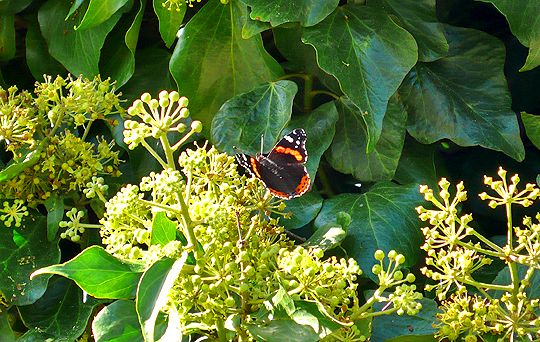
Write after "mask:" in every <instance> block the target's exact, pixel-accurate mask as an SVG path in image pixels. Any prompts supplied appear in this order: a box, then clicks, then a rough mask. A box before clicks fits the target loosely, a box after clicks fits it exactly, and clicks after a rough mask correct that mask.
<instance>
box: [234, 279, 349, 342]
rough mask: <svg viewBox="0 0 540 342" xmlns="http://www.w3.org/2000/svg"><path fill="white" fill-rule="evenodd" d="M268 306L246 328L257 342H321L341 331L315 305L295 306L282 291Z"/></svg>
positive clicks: (303, 303) (302, 303)
mask: <svg viewBox="0 0 540 342" xmlns="http://www.w3.org/2000/svg"><path fill="white" fill-rule="evenodd" d="M265 305H266V306H265V307H264V308H263V309H261V310H260V311H259V312H258V313H257V321H255V322H254V323H247V324H244V325H245V327H246V328H247V329H248V330H249V332H250V333H251V334H252V335H253V336H254V337H255V339H256V340H257V341H275V342H280V341H290V342H309V341H318V340H319V339H321V338H323V337H325V336H327V335H328V334H330V333H331V332H332V331H333V330H335V329H337V328H339V327H340V326H339V324H337V323H336V322H334V321H332V320H331V319H330V318H328V317H327V316H326V315H325V314H324V313H321V311H320V308H319V306H318V305H317V304H316V303H310V302H305V301H296V302H294V301H293V300H292V298H291V297H290V296H289V295H288V294H287V292H286V291H285V290H283V289H280V290H279V291H278V292H277V293H276V295H274V296H273V297H272V298H271V300H270V301H267V302H266V303H265Z"/></svg>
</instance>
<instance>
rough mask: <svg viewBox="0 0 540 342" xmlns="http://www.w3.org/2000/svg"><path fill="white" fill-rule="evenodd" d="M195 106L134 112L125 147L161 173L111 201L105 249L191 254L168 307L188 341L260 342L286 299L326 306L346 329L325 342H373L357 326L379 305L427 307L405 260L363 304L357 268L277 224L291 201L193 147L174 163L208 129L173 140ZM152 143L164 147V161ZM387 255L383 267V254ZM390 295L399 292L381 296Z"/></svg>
mask: <svg viewBox="0 0 540 342" xmlns="http://www.w3.org/2000/svg"><path fill="white" fill-rule="evenodd" d="M187 104H188V100H187V99H186V98H185V97H180V96H179V95H178V93H177V92H171V93H169V92H166V91H162V92H161V93H160V94H159V100H156V99H152V98H151V97H150V95H149V94H143V95H142V96H141V99H140V100H137V101H135V102H134V104H133V106H132V107H130V109H129V110H128V113H129V114H130V115H132V117H138V118H139V119H140V120H141V121H138V120H137V121H135V120H126V122H125V131H124V141H125V142H126V143H127V144H128V145H129V146H130V148H135V147H137V146H139V145H140V146H143V147H145V148H146V149H147V150H148V151H149V152H150V153H151V154H152V155H153V156H154V157H156V159H157V160H158V161H159V162H160V163H161V165H162V166H163V171H162V172H159V173H155V172H152V173H150V174H149V175H148V176H147V177H144V178H143V179H142V180H141V182H140V183H139V184H138V185H127V186H125V187H124V188H122V189H121V190H120V191H119V192H118V193H117V194H116V195H115V196H114V197H113V198H111V199H110V200H109V201H107V202H106V203H105V208H106V212H105V214H104V217H103V219H102V220H101V221H100V223H101V224H102V228H101V236H102V241H103V243H104V245H105V246H106V250H107V251H108V252H109V253H111V254H112V255H114V256H116V257H118V258H121V259H129V260H131V261H136V262H139V263H140V262H143V263H146V264H147V265H151V264H152V263H153V262H155V261H157V260H159V259H160V258H163V257H168V258H175V259H180V258H182V257H185V256H186V255H187V254H186V252H187V253H189V257H188V258H187V259H188V262H187V263H186V264H184V266H183V269H182V271H181V272H180V274H179V276H178V277H177V279H176V280H175V283H174V286H173V287H172V289H171V290H170V292H169V294H168V303H167V305H166V306H165V307H164V308H163V310H164V311H168V312H174V313H178V316H179V318H180V322H181V326H182V333H183V334H191V333H200V334H205V335H209V336H213V337H214V338H215V337H217V338H218V339H225V336H228V337H227V339H228V340H242V341H248V340H249V341H252V340H254V338H253V337H252V336H251V334H250V332H249V330H248V328H247V327H246V325H247V324H250V323H253V322H255V321H257V317H258V315H257V314H258V312H260V310H264V309H265V308H266V303H267V302H268V299H269V298H271V297H272V296H275V295H276V293H278V292H279V291H286V292H287V295H288V296H290V298H291V299H292V300H293V301H305V302H316V303H318V307H319V310H322V312H324V314H325V315H326V316H327V317H328V318H330V320H331V321H334V322H337V323H338V324H339V325H340V326H341V327H342V328H341V329H337V330H336V331H334V332H332V333H331V334H328V335H327V336H326V337H325V340H327V341H335V340H340V341H343V340H349V341H365V340H366V339H367V336H366V335H367V333H366V332H360V331H359V329H358V328H357V326H356V325H355V324H354V323H355V321H356V320H359V319H364V318H369V317H371V316H374V315H375V313H373V310H372V305H373V303H375V302H382V301H388V302H391V303H393V304H394V309H392V310H388V311H387V312H384V313H383V314H388V313H391V312H397V313H398V314H403V313H407V314H415V313H416V312H418V310H419V309H420V307H421V306H420V305H419V304H418V303H416V302H415V301H416V300H417V299H420V298H421V297H422V296H421V294H418V293H416V292H414V289H415V288H414V285H412V286H408V285H405V284H403V283H404V282H414V280H415V279H414V276H412V275H410V274H409V275H407V277H404V276H403V274H402V273H401V271H399V267H398V266H399V265H401V264H403V262H404V257H403V255H400V254H397V253H396V252H394V251H392V252H390V254H389V259H390V266H391V267H389V268H388V269H387V270H385V271H384V272H379V275H380V279H382V280H381V284H380V288H379V292H377V293H376V294H374V295H373V296H372V297H371V298H369V300H368V303H366V304H364V305H362V306H360V304H359V299H358V295H357V293H356V288H357V283H356V279H357V276H358V275H360V274H361V273H362V272H361V270H360V268H359V267H358V265H357V263H356V261H355V260H354V259H348V260H346V259H338V258H336V257H334V256H332V257H329V258H326V259H324V258H323V257H324V252H323V250H322V249H319V248H305V247H302V246H296V247H295V246H294V243H293V242H292V241H291V240H289V239H288V238H287V236H286V234H284V233H283V227H281V226H280V225H279V217H281V216H284V217H287V216H289V215H290V213H285V212H284V210H285V203H284V201H283V200H276V198H274V197H273V196H272V194H271V193H270V192H269V191H267V189H266V188H265V187H264V184H263V183H262V182H260V181H259V180H258V179H256V178H247V177H246V176H245V175H244V176H240V175H239V174H238V172H237V165H236V163H235V159H234V157H231V156H228V155H227V154H225V153H219V152H218V151H217V150H216V149H215V148H214V147H209V146H207V144H206V143H205V144H204V145H203V146H199V145H197V144H196V143H195V149H187V150H185V151H183V152H181V153H180V155H179V157H178V163H176V162H175V160H174V158H173V153H174V152H175V151H176V150H177V149H178V148H179V147H180V146H181V144H182V143H184V142H185V141H186V140H187V138H188V137H190V136H191V135H193V134H194V133H197V132H200V130H201V124H200V122H198V121H193V122H192V123H191V124H190V126H191V130H190V131H189V132H186V133H185V135H184V136H183V137H182V138H181V139H180V140H179V142H178V143H176V144H174V145H172V144H171V143H170V142H169V138H170V137H172V135H171V134H169V133H170V132H184V130H185V129H186V128H187V125H186V124H185V122H186V121H187V120H189V118H188V115H189V111H188V109H187V108H186V106H187ZM150 139H157V140H159V141H160V143H161V147H162V148H163V152H164V155H165V157H166V159H161V157H159V154H158V153H157V152H156V150H154V148H153V147H151V146H155V144H154V143H153V142H151V141H149V140H150ZM102 183H103V182H102V180H100V179H99V178H94V179H93V180H92V182H89V183H88V189H87V190H85V193H86V194H87V195H88V196H90V197H94V196H98V197H99V198H101V199H102V200H104V196H103V194H102V192H103V191H104V190H106V189H104V188H103V185H102ZM77 220H78V217H77V215H76V214H75V212H73V213H72V222H71V223H73V224H72V225H71V226H70V227H77V226H80V224H79V223H78V221H77ZM68 225H69V224H68ZM74 229H75V228H74ZM379 255H382V257H381V258H380V259H378V260H382V259H383V258H384V253H383V252H382V251H379ZM381 265H382V261H381ZM382 275H384V276H382ZM391 287H395V292H393V293H391V295H390V296H389V297H388V298H385V297H383V296H382V293H383V291H384V290H385V289H388V288H391ZM379 314H380V313H379ZM226 322H229V323H226ZM234 322H236V323H234ZM239 322H240V323H239ZM231 334H232V335H231ZM232 336H235V337H234V338H233V337H232Z"/></svg>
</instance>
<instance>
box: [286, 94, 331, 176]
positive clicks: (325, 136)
mask: <svg viewBox="0 0 540 342" xmlns="http://www.w3.org/2000/svg"><path fill="white" fill-rule="evenodd" d="M338 118H339V114H338V110H337V108H336V105H335V104H334V102H327V103H324V104H322V105H320V106H319V107H317V108H315V109H314V110H313V111H311V112H310V113H307V114H304V115H302V116H296V117H293V118H292V119H291V121H290V122H289V125H288V126H287V127H286V128H285V130H284V131H283V135H285V134H289V133H290V132H291V131H292V130H294V129H295V128H303V129H304V130H305V131H306V136H307V140H306V149H307V151H308V159H307V161H306V168H307V170H308V173H309V175H310V177H311V179H312V180H313V179H315V174H316V173H317V169H318V168H319V163H320V161H321V157H322V155H323V153H324V152H326V150H327V149H328V147H329V146H330V144H331V143H332V140H333V139H334V134H335V132H336V129H335V126H336V122H337V121H338Z"/></svg>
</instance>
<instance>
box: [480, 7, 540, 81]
mask: <svg viewBox="0 0 540 342" xmlns="http://www.w3.org/2000/svg"><path fill="white" fill-rule="evenodd" d="M477 1H483V2H490V3H492V4H493V5H494V6H495V7H496V8H497V9H498V10H499V11H500V12H501V13H502V14H503V15H504V16H505V17H506V20H508V24H510V30H511V31H512V33H513V34H514V35H515V36H516V38H517V39H518V40H519V42H520V43H521V44H523V45H525V46H527V47H528V48H529V55H528V56H527V60H526V61H525V65H523V67H522V68H521V69H520V70H519V71H527V70H531V69H534V68H536V67H537V66H538V65H540V19H539V18H540V1H539V0H519V1H516V0H477Z"/></svg>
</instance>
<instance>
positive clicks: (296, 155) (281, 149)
mask: <svg viewBox="0 0 540 342" xmlns="http://www.w3.org/2000/svg"><path fill="white" fill-rule="evenodd" d="M275 151H276V152H278V153H285V154H290V155H291V156H293V157H294V158H295V159H296V160H298V161H302V160H303V159H304V157H303V156H302V154H300V152H298V151H297V150H293V149H292V148H288V147H283V146H276V148H275Z"/></svg>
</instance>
